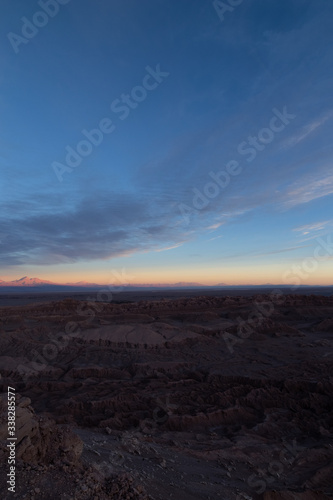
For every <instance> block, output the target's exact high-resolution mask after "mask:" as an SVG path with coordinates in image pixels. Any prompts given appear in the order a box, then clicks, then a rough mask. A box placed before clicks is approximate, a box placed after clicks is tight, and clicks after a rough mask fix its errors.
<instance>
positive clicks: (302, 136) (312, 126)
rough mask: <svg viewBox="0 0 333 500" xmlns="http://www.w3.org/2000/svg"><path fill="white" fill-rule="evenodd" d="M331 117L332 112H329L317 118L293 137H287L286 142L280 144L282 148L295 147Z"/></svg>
mask: <svg viewBox="0 0 333 500" xmlns="http://www.w3.org/2000/svg"><path fill="white" fill-rule="evenodd" d="M332 116H333V112H332V111H329V113H327V114H326V115H325V116H323V117H322V118H318V119H316V120H314V121H312V122H311V123H308V124H307V125H305V126H304V127H302V129H301V130H300V131H299V132H298V133H297V134H295V135H293V136H291V137H289V138H288V139H287V140H286V141H284V142H283V143H282V147H293V146H296V144H298V143H299V142H302V141H304V139H306V138H307V137H308V136H309V135H310V134H312V132H314V131H315V130H316V129H317V128H319V127H321V126H322V125H323V124H324V123H325V122H327V120H328V119H329V118H331V117H332Z"/></svg>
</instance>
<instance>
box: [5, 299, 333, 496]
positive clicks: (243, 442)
mask: <svg viewBox="0 0 333 500" xmlns="http://www.w3.org/2000/svg"><path fill="white" fill-rule="evenodd" d="M102 300H103V297H99V296H98V295H96V297H95V299H94V300H90V301H89V302H86V301H79V300H74V299H70V298H68V299H65V300H58V301H51V302H44V301H43V302H40V303H36V304H29V305H19V306H16V307H12V306H8V307H0V373H1V379H0V392H2V396H1V399H0V460H1V469H0V470H1V474H0V488H1V491H2V498H4V499H7V498H19V499H21V498H22V499H35V500H40V499H64V500H65V499H68V500H69V499H70V498H71V499H83V500H88V499H102V500H103V499H107V498H114V499H127V498H129V499H130V498H131V499H146V500H148V499H151V500H160V499H161V500H162V499H163V500H164V499H169V498H172V499H176V500H178V499H179V500H203V499H206V500H207V499H211V500H216V499H219V498H221V499H225V500H228V499H230V500H232V499H237V500H241V499H253V500H256V499H258V500H259V499H265V500H292V499H299V500H308V499H309V500H310V499H318V500H321V499H324V498H331V495H332V494H333V480H332V478H333V439H332V438H333V413H332V407H333V400H332V393H333V366H332V361H333V297H332V296H327V297H324V296H318V295H283V294H282V293H279V292H278V291H276V292H271V293H269V294H257V295H254V296H249V295H246V296H218V297H216V296H198V297H195V296H193V297H190V298H188V297H187V298H185V297H184V298H178V299H172V298H169V299H161V300H155V301H147V300H143V301H138V302H133V303H129V302H126V303H115V302H112V301H111V302H103V301H102ZM8 386H11V387H15V389H16V393H17V397H16V405H17V410H16V412H17V417H16V436H17V446H16V456H17V486H16V493H15V494H13V493H10V492H7V485H6V480H7V479H6V474H7V472H8V464H7V456H8V449H7V448H6V438H7V420H6V418H7V416H6V415H7V413H6V412H7V406H6V404H7V387H8Z"/></svg>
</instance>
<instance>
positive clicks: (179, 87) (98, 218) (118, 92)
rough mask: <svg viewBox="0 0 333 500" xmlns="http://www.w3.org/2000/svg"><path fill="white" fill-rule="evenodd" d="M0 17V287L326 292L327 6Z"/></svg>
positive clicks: (17, 11)
mask: <svg viewBox="0 0 333 500" xmlns="http://www.w3.org/2000/svg"><path fill="white" fill-rule="evenodd" d="M223 4H224V6H223ZM236 4H238V5H236ZM231 5H234V6H233V7H232V6H231ZM225 6H226V7H225ZM1 8H2V14H1V16H0V37H1V40H2V42H1V44H0V61H1V72H0V116H1V119H0V279H2V280H12V279H18V278H20V277H22V276H32V277H38V278H41V279H46V280H50V281H54V282H57V283H66V282H77V281H89V282H97V283H114V282H119V280H120V281H124V283H126V282H130V283H137V284H138V283H176V282H182V281H185V282H198V283H202V284H207V285H212V284H218V283H226V284H229V285H240V284H266V283H273V284H282V283H283V284H289V283H293V284H294V285H295V286H296V285H301V284H303V285H306V284H316V285H332V284H333V246H332V244H333V213H332V206H333V204H332V202H333V170H332V157H333V143H332V129H333V102H332V95H333V94H332V88H333V69H332V60H333V43H332V42H333V31H332V21H333V3H332V2H331V1H328V0H244V1H239V2H235V1H232V2H231V1H230V4H229V3H228V0H226V1H225V2H222V1H215V2H213V1H210V0H209V1H206V0H181V1H179V0H177V1H176V0H140V1H138V0H96V1H94V2H92V1H88V0H80V1H79V0H61V1H60V0H49V1H47V0H40V1H39V2H37V1H34V0H16V1H15V2H13V1H12V0H3V1H2V3H1Z"/></svg>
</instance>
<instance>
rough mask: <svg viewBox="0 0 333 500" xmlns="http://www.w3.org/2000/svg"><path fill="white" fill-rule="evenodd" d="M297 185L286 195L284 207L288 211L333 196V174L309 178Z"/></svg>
mask: <svg viewBox="0 0 333 500" xmlns="http://www.w3.org/2000/svg"><path fill="white" fill-rule="evenodd" d="M297 184H298V185H297ZM297 184H296V183H295V184H294V185H293V186H292V187H291V188H290V189H289V190H288V191H287V193H286V195H285V201H284V203H283V205H284V208H286V209H289V208H292V207H294V206H296V205H301V204H303V203H309V202H310V201H313V200H316V199H317V198H323V197H324V196H329V195H331V194H333V175H332V174H329V175H325V176H321V177H319V176H318V177H314V176H313V177H312V178H309V177H307V178H305V179H304V180H303V181H300V182H299V183H297Z"/></svg>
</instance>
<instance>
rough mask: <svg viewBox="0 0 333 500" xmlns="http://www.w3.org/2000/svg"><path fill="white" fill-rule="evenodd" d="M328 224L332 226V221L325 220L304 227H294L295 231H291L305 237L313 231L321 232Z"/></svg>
mask: <svg viewBox="0 0 333 500" xmlns="http://www.w3.org/2000/svg"><path fill="white" fill-rule="evenodd" d="M328 224H333V220H326V221H323V222H316V223H313V224H306V225H305V226H300V227H296V228H295V229H293V231H295V232H300V233H302V234H303V235H306V234H310V233H311V232H313V231H321V230H323V229H325V228H326V226H327V225H328ZM316 236H317V235H316Z"/></svg>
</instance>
